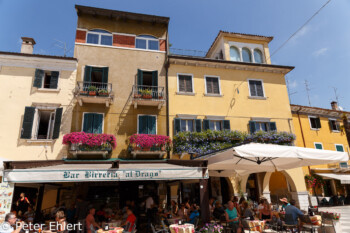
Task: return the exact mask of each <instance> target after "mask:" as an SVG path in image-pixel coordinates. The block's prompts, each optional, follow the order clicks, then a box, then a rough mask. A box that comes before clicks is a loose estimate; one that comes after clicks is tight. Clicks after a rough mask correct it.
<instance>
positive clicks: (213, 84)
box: [205, 77, 220, 95]
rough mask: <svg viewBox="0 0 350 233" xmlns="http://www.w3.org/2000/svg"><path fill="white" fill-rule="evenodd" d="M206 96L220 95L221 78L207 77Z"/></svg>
mask: <svg viewBox="0 0 350 233" xmlns="http://www.w3.org/2000/svg"><path fill="white" fill-rule="evenodd" d="M205 82H206V94H216V95H220V83H219V77H205Z"/></svg>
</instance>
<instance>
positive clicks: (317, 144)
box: [314, 142, 323, 150]
mask: <svg viewBox="0 0 350 233" xmlns="http://www.w3.org/2000/svg"><path fill="white" fill-rule="evenodd" d="M314 144H315V149H318V150H323V145H322V143H320V142H315V143H314Z"/></svg>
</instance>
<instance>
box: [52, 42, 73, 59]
mask: <svg viewBox="0 0 350 233" xmlns="http://www.w3.org/2000/svg"><path fill="white" fill-rule="evenodd" d="M55 41H56V42H58V43H60V45H59V44H57V43H55V46H56V47H58V48H61V49H63V56H64V57H66V56H67V53H69V52H70V51H71V50H72V48H73V47H71V48H70V49H68V48H67V43H66V42H63V41H60V40H57V39H55Z"/></svg>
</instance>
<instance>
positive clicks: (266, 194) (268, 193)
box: [263, 191, 271, 203]
mask: <svg viewBox="0 0 350 233" xmlns="http://www.w3.org/2000/svg"><path fill="white" fill-rule="evenodd" d="M263 196H264V197H265V198H266V199H267V201H268V202H269V203H271V195H270V192H266V191H265V192H263Z"/></svg>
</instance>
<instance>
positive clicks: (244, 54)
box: [242, 48, 252, 62]
mask: <svg viewBox="0 0 350 233" xmlns="http://www.w3.org/2000/svg"><path fill="white" fill-rule="evenodd" d="M242 57H243V61H244V62H252V54H251V53H250V50H249V49H248V48H243V49H242Z"/></svg>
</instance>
